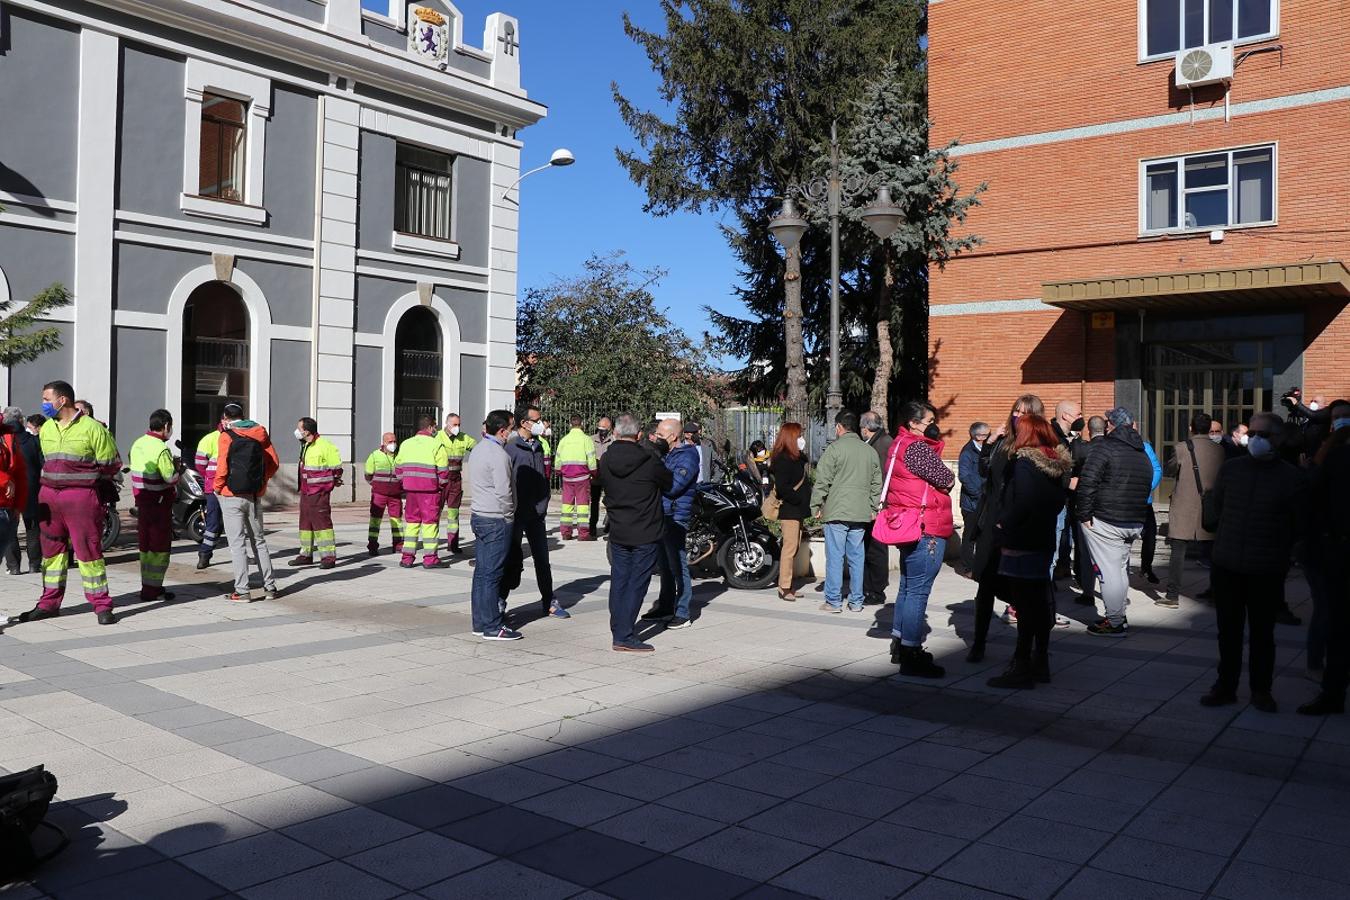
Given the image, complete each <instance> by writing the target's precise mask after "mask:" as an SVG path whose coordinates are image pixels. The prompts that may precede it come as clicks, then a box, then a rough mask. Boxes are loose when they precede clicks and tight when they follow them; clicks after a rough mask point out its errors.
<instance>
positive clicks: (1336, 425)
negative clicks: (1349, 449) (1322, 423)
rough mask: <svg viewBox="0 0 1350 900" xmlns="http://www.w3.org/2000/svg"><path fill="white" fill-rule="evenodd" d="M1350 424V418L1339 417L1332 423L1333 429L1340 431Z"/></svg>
mask: <svg viewBox="0 0 1350 900" xmlns="http://www.w3.org/2000/svg"><path fill="white" fill-rule="evenodd" d="M1347 426H1350V419H1337V420H1336V421H1335V422H1332V423H1331V430H1332V431H1340V430H1341V429H1342V428H1345V427H1347Z"/></svg>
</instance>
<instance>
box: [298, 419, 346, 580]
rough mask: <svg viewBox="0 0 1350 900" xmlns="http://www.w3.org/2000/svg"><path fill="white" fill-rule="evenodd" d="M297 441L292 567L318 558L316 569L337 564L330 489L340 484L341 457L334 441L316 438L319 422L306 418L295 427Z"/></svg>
mask: <svg viewBox="0 0 1350 900" xmlns="http://www.w3.org/2000/svg"><path fill="white" fill-rule="evenodd" d="M295 439H296V440H298V441H299V442H300V469H299V481H300V555H299V556H297V557H296V558H295V559H293V560H291V565H293V566H308V565H311V564H312V563H313V562H314V557H315V556H317V557H319V568H321V569H331V568H333V567H334V566H336V565H337V535H336V534H334V533H333V508H332V505H331V503H330V500H331V495H332V493H333V488H335V487H338V486H339V485H341V484H342V454H341V453H340V452H338V448H337V447H336V446H334V444H333V442H332V441H330V440H328V439H327V438H325V437H320V436H319V423H318V422H316V421H314V420H313V419H311V418H309V417H308V416H306V417H305V418H303V419H301V420H300V421H299V422H297V423H296V425H295Z"/></svg>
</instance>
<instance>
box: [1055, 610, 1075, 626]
mask: <svg viewBox="0 0 1350 900" xmlns="http://www.w3.org/2000/svg"><path fill="white" fill-rule="evenodd" d="M1072 624H1073V620H1072V619H1070V618H1069V617H1068V616H1061V615H1060V614H1059V613H1055V627H1056V628H1068V627H1069V626H1070V625H1072Z"/></svg>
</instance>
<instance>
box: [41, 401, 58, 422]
mask: <svg viewBox="0 0 1350 900" xmlns="http://www.w3.org/2000/svg"><path fill="white" fill-rule="evenodd" d="M56 413H57V409H56V404H55V403H52V402H50V401H48V400H43V401H42V414H43V415H44V416H46V417H47V418H49V419H55V418H56Z"/></svg>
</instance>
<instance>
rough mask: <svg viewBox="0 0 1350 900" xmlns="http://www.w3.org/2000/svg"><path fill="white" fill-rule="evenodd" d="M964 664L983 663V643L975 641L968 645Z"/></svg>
mask: <svg viewBox="0 0 1350 900" xmlns="http://www.w3.org/2000/svg"><path fill="white" fill-rule="evenodd" d="M966 662H969V663H977V662H984V641H976V642H975V643H973V644H971V645H970V652H969V653H967V654H966Z"/></svg>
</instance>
